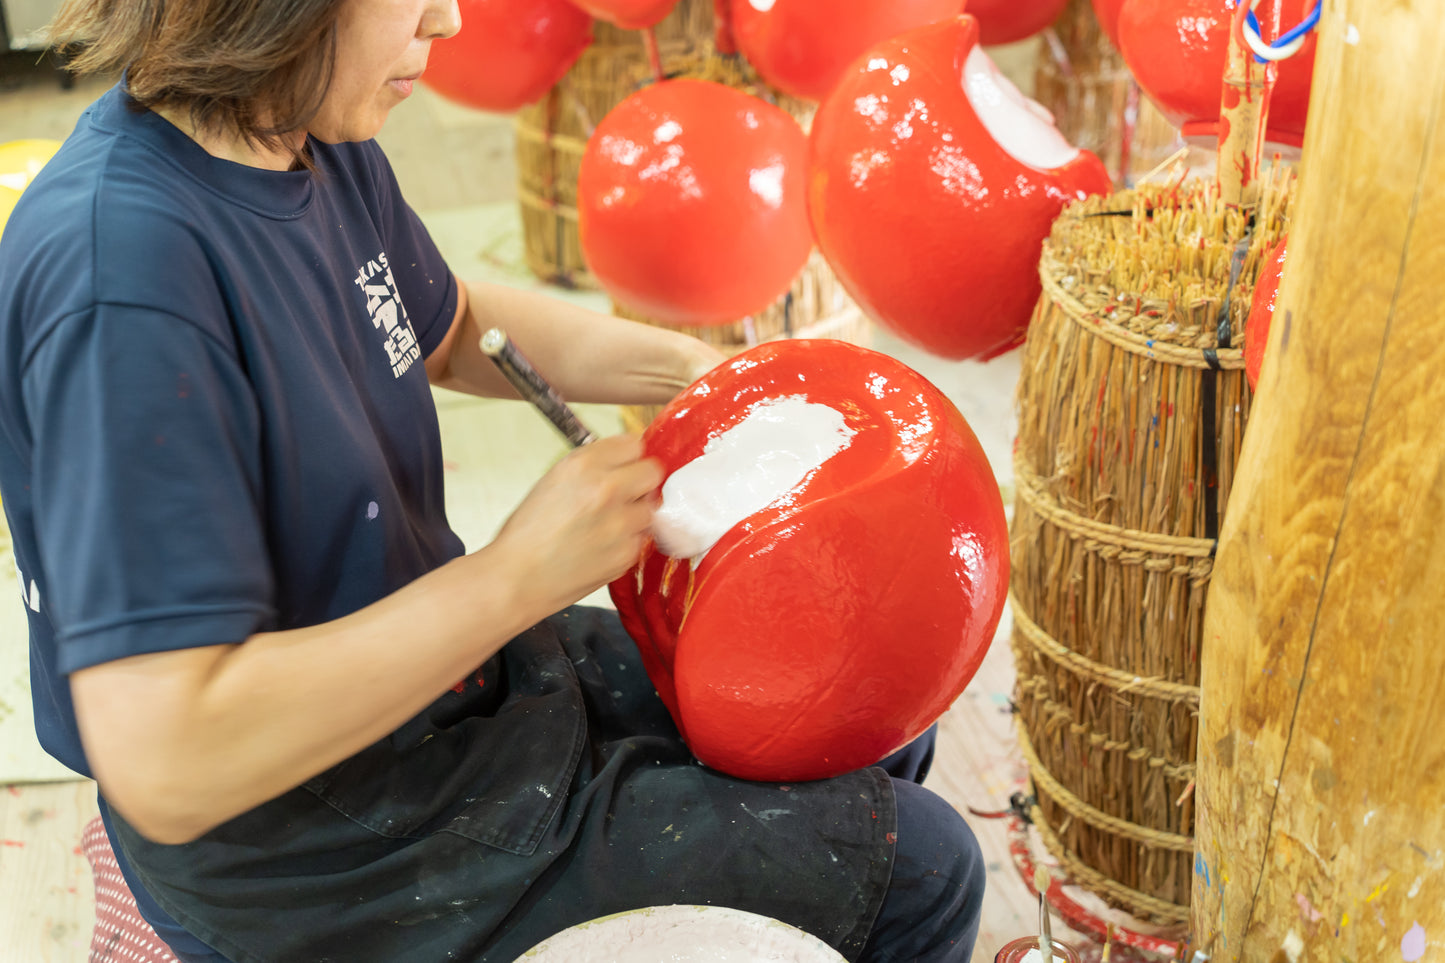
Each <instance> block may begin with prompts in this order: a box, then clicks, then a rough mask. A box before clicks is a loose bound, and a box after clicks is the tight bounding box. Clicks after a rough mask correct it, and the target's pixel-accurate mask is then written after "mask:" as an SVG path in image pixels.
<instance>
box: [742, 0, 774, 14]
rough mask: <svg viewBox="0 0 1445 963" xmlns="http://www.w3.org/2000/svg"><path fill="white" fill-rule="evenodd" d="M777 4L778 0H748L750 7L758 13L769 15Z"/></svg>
mask: <svg viewBox="0 0 1445 963" xmlns="http://www.w3.org/2000/svg"><path fill="white" fill-rule="evenodd" d="M776 2H777V0H748V6H750V7H752V8H753V9H754V10H756V11H757V12H758V13H767V12H768V11H769V10H771V9H773V4H774V3H776Z"/></svg>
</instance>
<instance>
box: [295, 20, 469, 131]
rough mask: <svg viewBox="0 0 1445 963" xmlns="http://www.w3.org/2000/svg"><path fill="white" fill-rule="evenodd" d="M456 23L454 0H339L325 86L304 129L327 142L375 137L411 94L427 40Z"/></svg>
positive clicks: (454, 28) (450, 32)
mask: <svg viewBox="0 0 1445 963" xmlns="http://www.w3.org/2000/svg"><path fill="white" fill-rule="evenodd" d="M460 27H461V13H460V11H459V10H458V9H457V0H345V2H344V3H343V4H342V7H341V13H340V16H339V17H338V19H337V24H336V68H335V72H334V74H333V76H332V79H331V88H330V90H328V91H327V94H326V99H325V101H323V102H322V105H321V110H320V111H318V112H317V114H316V117H315V119H314V120H313V121H312V123H311V125H310V126H309V128H308V131H309V133H311V134H312V135H313V136H315V137H316V138H318V139H319V140H322V141H325V142H326V143H330V144H335V143H340V142H342V141H361V140H370V139H371V138H373V137H375V136H376V134H377V132H378V131H379V130H381V125H382V124H384V123H385V122H386V117H387V114H389V113H390V112H391V108H393V107H395V106H396V105H397V104H399V103H401V102H402V101H403V100H405V99H406V98H407V96H409V95H410V94H411V89H412V84H413V83H414V82H415V81H416V79H417V78H418V77H419V76H421V72H422V70H424V69H425V68H426V61H427V54H428V53H429V52H430V50H431V42H432V41H433V40H440V39H444V38H446V37H450V36H452V35H454V34H455V33H456V32H457V30H458V29H459V28H460Z"/></svg>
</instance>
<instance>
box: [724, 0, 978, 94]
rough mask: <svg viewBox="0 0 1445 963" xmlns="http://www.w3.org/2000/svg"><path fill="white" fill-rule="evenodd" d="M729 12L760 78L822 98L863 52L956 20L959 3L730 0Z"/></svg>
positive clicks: (926, 0)
mask: <svg viewBox="0 0 1445 963" xmlns="http://www.w3.org/2000/svg"><path fill="white" fill-rule="evenodd" d="M731 10H732V29H733V37H734V38H735V39H736V40H737V45H738V49H739V50H740V51H742V54H743V56H744V57H746V58H747V59H748V63H750V64H752V65H753V66H754V67H756V68H757V70H758V73H760V74H762V76H763V79H764V80H766V81H767V82H768V83H770V84H772V85H773V86H774V87H777V88H778V89H779V90H782V91H783V92H785V93H789V94H792V95H793V96H794V97H802V98H805V99H808V100H822V99H823V98H824V97H826V96H827V95H828V92H829V91H831V90H832V89H833V85H834V84H836V83H837V82H838V79H839V78H840V77H842V76H843V71H844V70H845V69H847V67H848V65H849V64H850V63H852V62H853V61H854V60H856V59H857V58H858V57H859V55H861V54H862V53H863V51H865V50H867V49H868V48H869V47H871V46H873V45H874V44H875V43H880V42H881V41H884V40H887V39H888V38H889V37H893V36H897V35H898V34H900V33H903V32H905V31H908V30H912V29H914V28H916V27H921V26H924V25H925V24H930V23H933V22H935V21H938V20H944V19H947V18H949V17H956V16H958V14H959V13H960V12H961V11H962V10H963V0H841V2H840V0H732V7H731Z"/></svg>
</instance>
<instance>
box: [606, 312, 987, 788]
mask: <svg viewBox="0 0 1445 963" xmlns="http://www.w3.org/2000/svg"><path fill="white" fill-rule="evenodd" d="M643 441H644V445H645V446H646V449H647V451H648V453H649V454H650V455H652V456H654V457H656V458H658V459H660V460H661V461H662V463H663V466H664V467H665V469H666V471H667V480H666V482H665V483H664V485H663V488H662V505H661V507H660V508H659V510H658V512H657V515H656V518H655V520H654V526H653V530H654V539H655V540H654V544H651V545H649V546H648V547H647V549H645V550H644V552H643V554H642V557H641V559H640V560H639V562H638V563H637V565H636V567H635V568H634V569H633V570H632V571H630V572H629V573H628V574H626V575H624V576H623V577H622V578H620V579H618V580H617V581H616V582H614V583H613V584H612V586H611V593H612V598H613V601H614V602H615V603H616V605H617V610H618V613H619V614H620V615H621V617H622V622H623V625H624V626H626V628H627V630H628V632H629V633H630V634H631V636H632V637H633V639H634V640H635V641H636V642H637V645H638V648H639V649H640V651H641V653H642V660H643V664H644V665H645V666H646V668H647V672H648V675H649V676H650V677H651V679H652V682H653V685H654V686H655V687H656V688H657V690H658V693H659V694H660V695H661V697H662V700H663V702H664V703H665V704H666V705H667V708H668V710H669V711H670V712H671V713H672V717H673V719H674V720H675V721H676V723H677V726H678V729H679V730H680V731H681V732H682V735H683V738H684V739H685V740H686V741H687V743H688V745H689V747H690V748H691V749H692V751H693V752H694V753H695V754H696V755H697V757H698V758H699V759H700V760H701V761H702V762H704V763H706V764H707V765H709V766H711V767H713V768H715V769H718V770H721V771H723V772H726V773H729V774H731V775H734V776H738V777H741V778H744V779H754V780H776V781H801V780H808V779H821V778H825V777H829V776H834V775H838V774H839V773H843V772H848V771H851V770H854V769H857V768H860V767H863V766H869V765H872V764H873V763H875V762H877V761H879V760H880V759H882V758H883V757H884V756H887V755H888V754H889V753H891V752H893V751H895V750H897V749H899V748H900V747H902V746H903V745H905V744H906V743H908V742H909V741H911V740H912V739H914V738H916V737H917V736H918V735H920V734H921V733H923V732H924V731H925V730H926V729H927V728H928V727H929V726H930V725H932V724H933V723H934V722H935V721H936V720H937V719H938V717H939V716H940V715H942V714H943V712H944V711H945V710H946V709H947V708H948V707H949V706H950V705H951V704H952V703H953V701H954V699H956V698H957V697H958V695H959V694H960V693H961V692H962V691H963V689H964V686H965V685H967V683H968V681H969V680H970V679H971V678H972V677H973V674H974V672H975V671H976V670H977V668H978V665H979V663H980V661H982V659H983V656H984V653H985V652H986V651H987V648H988V644H989V642H990V641H991V640H992V638H993V633H994V630H995V629H996V628H997V626H998V621H999V616H1000V615H1001V613H1002V610H1003V604H1004V598H1005V595H1006V591H1007V586H1008V528H1007V525H1006V523H1005V521H1004V512H1003V502H1002V500H1001V499H1000V497H999V490H998V484H997V482H996V480H995V479H994V475H993V472H992V471H991V470H990V468H989V465H988V462H987V460H986V458H985V457H984V454H983V450H982V449H981V448H980V447H979V443H978V440H977V439H976V438H975V437H974V434H973V432H972V430H970V428H969V427H968V424H967V423H966V422H965V421H964V419H963V416H962V415H961V414H959V412H958V410H957V409H956V408H955V407H954V406H953V404H952V403H951V402H949V401H948V399H947V398H946V397H944V396H943V394H942V393H940V392H939V391H938V389H936V388H935V387H933V385H931V384H930V383H929V382H928V381H926V380H925V379H924V378H923V377H921V376H920V375H918V374H917V373H916V372H914V371H912V370H911V369H909V368H907V367H906V366H904V365H903V364H901V363H900V362H898V361H896V360H894V359H892V358H890V357H887V356H885V355H882V354H878V353H876V352H873V351H869V350H867V349H866V348H860V347H857V346H856V345H851V344H847V343H845V342H841V341H830V340H819V341H807V340H802V341H781V342H772V343H768V344H764V345H761V346H759V347H756V348H753V349H751V350H749V351H747V352H745V353H743V354H741V355H739V356H737V357H736V358H734V359H733V360H731V361H730V362H728V363H726V364H724V365H721V366H720V367H718V368H716V369H714V370H713V371H712V372H710V373H709V374H708V375H706V376H705V377H704V378H702V379H701V380H700V381H698V382H697V383H696V384H694V385H693V386H692V387H690V388H689V389H687V390H686V391H685V392H683V393H682V394H681V395H679V396H678V397H677V398H676V399H674V400H673V401H672V402H671V403H670V404H669V405H668V406H667V407H666V408H664V409H663V411H662V413H661V414H660V415H659V416H658V417H657V418H656V419H655V420H654V421H653V423H652V424H651V426H649V427H648V429H647V431H646V432H645V433H644V435H643Z"/></svg>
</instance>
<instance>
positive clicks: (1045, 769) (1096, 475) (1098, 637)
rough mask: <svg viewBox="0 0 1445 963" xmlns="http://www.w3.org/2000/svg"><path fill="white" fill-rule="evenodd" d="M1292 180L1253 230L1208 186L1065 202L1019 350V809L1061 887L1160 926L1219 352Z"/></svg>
mask: <svg viewBox="0 0 1445 963" xmlns="http://www.w3.org/2000/svg"><path fill="white" fill-rule="evenodd" d="M1292 184H1293V175H1292V173H1291V172H1289V171H1286V170H1280V169H1271V170H1270V173H1269V177H1268V182H1267V184H1266V187H1265V194H1264V199H1263V201H1262V203H1261V205H1260V207H1259V209H1258V210H1257V213H1256V216H1255V219H1254V223H1253V229H1252V231H1250V230H1249V225H1248V222H1247V220H1246V218H1245V217H1244V216H1242V215H1241V214H1240V212H1239V211H1238V210H1237V209H1229V208H1227V207H1226V206H1225V205H1224V204H1223V203H1222V202H1221V201H1220V200H1219V199H1218V191H1217V189H1216V187H1215V186H1214V184H1213V183H1212V182H1210V183H1209V184H1202V183H1199V182H1192V183H1188V184H1184V185H1182V186H1179V185H1175V186H1159V185H1145V186H1142V187H1140V188H1139V189H1137V190H1131V191H1122V192H1118V193H1116V194H1113V195H1111V196H1109V197H1094V198H1090V199H1089V200H1087V201H1084V202H1082V203H1080V204H1077V205H1075V206H1073V207H1071V208H1069V209H1068V210H1066V211H1065V212H1064V214H1063V215H1062V216H1061V217H1060V218H1059V219H1058V220H1057V221H1056V222H1055V224H1054V227H1053V231H1052V234H1051V236H1050V238H1049V240H1048V242H1047V243H1046V244H1045V247H1044V252H1043V257H1042V260H1041V263H1040V269H1039V273H1040V276H1041V277H1042V279H1043V295H1042V297H1041V298H1040V300H1039V304H1038V306H1037V308H1036V310H1035V313H1034V317H1033V322H1032V326H1031V328H1030V330H1029V335H1028V341H1027V344H1026V346H1025V349H1024V351H1025V354H1024V360H1023V369H1022V373H1021V375H1020V382H1019V387H1018V408H1019V438H1018V444H1017V447H1016V451H1015V462H1014V470H1015V476H1016V500H1015V505H1014V521H1013V529H1012V564H1013V576H1012V583H1011V604H1012V609H1013V615H1014V630H1013V639H1012V643H1013V649H1014V656H1015V661H1016V666H1017V670H1018V683H1017V692H1016V702H1017V705H1018V709H1019V713H1020V725H1019V730H1020V731H1019V741H1020V743H1021V746H1022V749H1023V754H1024V756H1025V759H1026V760H1027V762H1028V765H1029V770H1030V774H1031V776H1032V779H1033V785H1034V791H1035V795H1036V799H1037V805H1036V806H1035V807H1034V808H1033V812H1032V815H1033V818H1034V821H1035V824H1036V826H1037V827H1038V830H1039V833H1040V836H1041V838H1042V840H1043V842H1044V844H1045V846H1046V847H1047V849H1048V850H1049V851H1050V852H1051V853H1052V855H1053V856H1054V857H1055V858H1057V859H1058V860H1059V861H1060V862H1061V864H1062V865H1063V867H1064V868H1065V870H1066V871H1067V872H1068V873H1069V875H1070V876H1071V877H1072V878H1073V880H1074V881H1075V882H1076V883H1078V884H1079V885H1081V886H1083V887H1085V888H1086V889H1089V890H1090V891H1092V892H1094V893H1095V894H1097V895H1099V896H1100V897H1102V898H1104V899H1105V900H1107V901H1108V902H1109V903H1111V904H1113V905H1115V906H1119V907H1122V908H1124V909H1126V910H1128V911H1130V912H1131V913H1133V914H1135V915H1136V916H1137V917H1139V918H1142V919H1146V920H1150V921H1152V922H1155V923H1160V924H1179V923H1183V922H1184V921H1185V920H1186V919H1187V918H1188V902H1189V893H1190V879H1191V871H1192V859H1193V848H1194V841H1193V838H1192V833H1193V822H1194V806H1193V801H1192V792H1193V788H1194V777H1195V768H1194V766H1195V742H1196V736H1197V722H1198V712H1199V703H1200V692H1199V688H1198V685H1199V659H1200V649H1201V645H1202V644H1203V640H1202V638H1201V635H1202V625H1203V615H1204V604H1205V594H1206V592H1207V590H1208V588H1209V579H1210V573H1211V571H1212V568H1213V557H1214V548H1215V539H1216V536H1217V535H1218V532H1219V524H1220V520H1221V516H1222V515H1223V512H1224V508H1225V505H1226V502H1227V500H1228V497H1229V489H1230V484H1231V482H1232V480H1233V477H1234V467H1235V464H1236V461H1237V458H1238V455H1239V449H1240V443H1241V439H1242V436H1243V434H1244V429H1245V422H1246V418H1247V416H1248V413H1249V404H1250V395H1249V388H1248V384H1247V382H1246V379H1245V374H1244V359H1243V353H1242V351H1241V348H1240V345H1241V344H1242V334H1243V324H1244V321H1245V319H1246V318H1247V316H1248V312H1249V305H1250V299H1251V295H1252V291H1253V287H1254V281H1255V278H1256V277H1257V275H1258V272H1259V268H1260V266H1261V264H1262V263H1263V260H1264V258H1265V256H1266V254H1267V253H1268V251H1269V249H1270V248H1271V247H1272V246H1273V245H1274V244H1275V242H1277V241H1278V239H1279V237H1280V235H1281V234H1282V233H1283V231H1284V230H1285V219H1286V213H1287V208H1288V201H1289V197H1290V194H1291V190H1292ZM1221 322H1222V324H1221ZM1221 335H1222V337H1221Z"/></svg>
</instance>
